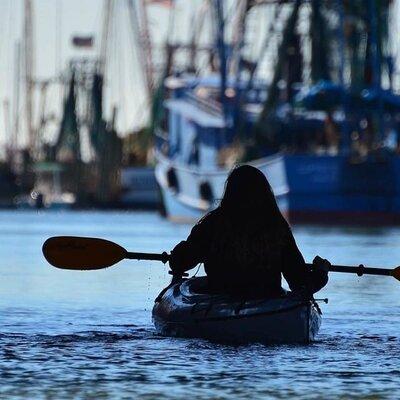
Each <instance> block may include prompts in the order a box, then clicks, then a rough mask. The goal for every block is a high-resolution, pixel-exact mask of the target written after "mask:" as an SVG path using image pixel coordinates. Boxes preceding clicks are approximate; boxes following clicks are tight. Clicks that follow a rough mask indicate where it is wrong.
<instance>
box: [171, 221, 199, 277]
mask: <svg viewBox="0 0 400 400" xmlns="http://www.w3.org/2000/svg"><path fill="white" fill-rule="evenodd" d="M202 225H203V222H202V223H200V224H198V225H195V226H194V227H193V229H192V231H191V232H190V235H189V237H188V238H187V239H186V240H183V241H182V242H180V243H178V244H177V245H176V246H175V247H174V249H173V250H172V251H171V255H170V259H169V266H170V268H171V270H172V272H173V273H176V274H178V275H179V274H181V273H183V272H185V271H188V270H190V269H192V268H194V267H195V266H196V265H197V264H199V263H202V262H204V257H205V246H206V243H205V241H206V238H205V232H204V230H205V229H204V226H202Z"/></svg>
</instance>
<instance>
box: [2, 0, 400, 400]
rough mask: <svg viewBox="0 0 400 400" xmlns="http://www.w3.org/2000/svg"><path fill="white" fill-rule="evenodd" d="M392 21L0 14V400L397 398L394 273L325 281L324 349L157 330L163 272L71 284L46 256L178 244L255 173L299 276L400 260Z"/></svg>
mask: <svg viewBox="0 0 400 400" xmlns="http://www.w3.org/2000/svg"><path fill="white" fill-rule="evenodd" d="M399 7H400V4H399V2H398V1H395V0H393V1H390V0H352V1H350V0H349V1H347V0H332V1H331V0H329V1H328V0H303V1H300V0H288V1H284V0H190V1H188V0H126V1H125V0H104V1H98V0H79V1H78V0H0V243H1V245H0V260H1V263H0V272H1V279H0V292H1V296H0V307H1V309H2V323H1V327H0V343H1V345H2V347H1V351H2V353H0V364H1V366H2V371H1V372H0V376H1V377H2V380H3V381H2V385H1V386H2V387H1V388H0V394H1V395H3V396H4V397H5V398H119V397H121V396H122V395H121V394H125V395H126V396H132V397H138V396H139V397H140V396H141V397H142V398H148V399H150V398H173V399H176V398H187V395H188V393H191V394H192V395H193V396H194V397H196V398H221V399H225V398H249V397H252V398H287V397H290V396H291V397H295V398H305V399H310V398H321V397H324V398H338V397H343V398H365V397H367V396H370V398H393V395H394V393H395V390H396V388H397V386H398V358H399V356H400V354H399V348H400V347H399V346H398V345H399V340H400V339H399V335H398V325H399V322H400V320H399V316H398V309H399V306H400V300H399V299H400V297H399V287H398V282H397V281H395V280H394V279H393V278H390V277H373V276H367V277H365V276H363V277H357V276H355V275H350V274H335V273H331V274H330V281H329V283H328V285H327V286H326V287H325V288H324V289H323V290H322V291H321V293H318V295H317V297H321V298H322V297H323V298H325V297H328V298H329V300H330V302H329V304H327V305H325V304H323V305H322V306H321V308H322V309H323V313H324V315H323V324H322V328H321V334H320V336H319V338H320V339H319V340H318V341H317V343H315V344H313V345H312V346H309V347H302V346H284V347H276V346H275V347H274V346H272V347H271V346H269V347H268V346H260V345H252V346H244V347H238V348H236V347H235V348H233V347H229V346H222V345H216V344H212V343H207V342H204V341H200V340H179V339H170V338H161V337H159V336H157V335H156V334H155V331H154V328H153V326H152V322H151V308H152V305H153V301H154V298H155V297H156V296H157V294H158V293H159V291H160V290H161V289H162V288H163V287H165V286H166V285H167V284H168V283H169V280H170V277H169V275H168V273H167V267H162V265H160V264H159V263H157V262H147V261H146V262H133V261H122V262H121V263H120V264H119V265H118V266H115V267H113V268H112V269H106V270H99V271H92V272H88V273H84V272H82V273H76V272H73V271H60V270H56V269H54V268H52V267H50V266H49V265H48V264H47V263H46V261H45V260H44V258H43V256H42V254H41V246H42V244H43V242H44V241H45V240H46V239H47V238H48V237H49V236H54V235H76V236H95V237H102V238H105V239H110V240H113V241H115V242H117V243H119V244H121V245H122V246H124V247H126V248H127V249H129V250H132V251H149V252H161V251H164V250H165V251H170V250H171V249H172V248H173V246H174V245H175V244H176V243H178V242H179V241H180V240H184V239H185V237H186V236H187V235H188V233H189V232H190V229H191V226H192V224H193V223H194V222H195V221H197V220H198V219H199V218H200V217H201V216H202V215H204V214H205V213H206V212H208V211H209V210H211V209H213V208H214V207H215V206H217V205H218V201H219V199H220V198H221V197H222V194H223V190H224V182H225V180H226V178H227V176H228V174H229V172H230V170H231V169H232V168H233V167H234V166H235V165H236V164H238V163H250V164H252V165H254V166H256V167H258V168H260V169H261V170H262V171H263V173H264V174H265V175H266V176H267V178H268V180H269V181H270V183H271V186H272V188H273V190H274V193H275V196H276V198H277V201H278V205H279V207H280V209H281V210H282V212H283V213H284V214H285V216H286V217H287V218H288V220H289V222H290V224H291V225H292V228H293V233H294V236H295V238H296V241H297V243H298V245H299V248H300V249H301V251H302V253H303V255H304V257H305V259H306V261H308V262H311V261H312V259H313V258H314V256H315V255H316V254H319V255H321V256H322V257H324V258H328V259H329V260H330V261H331V262H332V263H335V264H344V265H359V264H360V263H363V264H365V265H367V266H376V267H387V268H391V267H394V266H395V265H396V264H398V263H399V261H398V260H399V256H400V248H399V244H400V230H399V227H398V225H399V224H400V95H399V90H400V75H399V71H400V69H399V67H400V65H399V63H400V58H399V56H400V41H399V40H398V37H399V33H400V32H399V30H400V14H399V12H400V9H399ZM196 273H197V272H196ZM198 273H199V274H202V273H203V270H202V269H201V268H200V271H198ZM171 354H173V356H172V355H171ZM228 366H229V368H227V367H228ZM3 382H4V384H3ZM321 393H322V394H321ZM0 397H1V396H0ZM127 398H128V397H127Z"/></svg>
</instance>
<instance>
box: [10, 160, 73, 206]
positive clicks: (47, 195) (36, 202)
mask: <svg viewBox="0 0 400 400" xmlns="http://www.w3.org/2000/svg"><path fill="white" fill-rule="evenodd" d="M33 170H34V172H35V175H36V178H35V182H36V185H35V187H34V188H33V189H32V191H31V192H30V193H29V194H25V195H19V196H17V197H16V198H15V205H16V206H17V208H19V209H38V210H39V209H45V210H68V209H71V208H72V207H73V206H74V205H75V203H76V198H75V195H74V194H73V193H69V192H65V191H64V192H63V191H62V190H61V172H62V170H63V168H62V166H61V165H60V164H58V163H51V162H41V163H37V164H36V165H35V166H34V169H33Z"/></svg>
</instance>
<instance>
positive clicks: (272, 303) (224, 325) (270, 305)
mask: <svg viewBox="0 0 400 400" xmlns="http://www.w3.org/2000/svg"><path fill="white" fill-rule="evenodd" d="M205 282H206V278H192V279H188V280H186V281H183V282H179V283H176V284H174V285H172V286H170V287H169V288H167V289H166V290H165V292H164V293H162V295H161V296H159V298H158V299H157V300H156V302H155V305H154V308H153V322H154V325H155V328H156V330H157V332H158V333H159V334H161V335H163V336H172V337H186V338H205V339H209V340H213V341H218V342H235V343H236V342H239V343H243V342H262V343H310V342H312V341H314V340H315V337H316V335H317V333H318V331H319V327H320V325H321V315H320V311H319V308H318V307H317V306H316V304H315V303H314V301H312V300H308V299H302V298H300V297H297V296H294V295H293V294H291V293H289V294H287V295H285V296H282V297H279V298H272V299H256V300H246V299H239V298H232V297H230V296H226V295H210V294H201V293H198V289H199V287H201V286H202V285H203V286H204V285H205Z"/></svg>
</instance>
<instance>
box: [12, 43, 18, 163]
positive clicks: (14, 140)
mask: <svg viewBox="0 0 400 400" xmlns="http://www.w3.org/2000/svg"><path fill="white" fill-rule="evenodd" d="M20 84H21V42H20V41H17V42H16V43H15V56H14V98H13V100H14V102H13V111H14V117H13V132H12V137H11V146H10V147H11V154H12V155H11V157H12V158H14V151H15V150H16V148H17V145H18V136H19V95H20Z"/></svg>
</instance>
